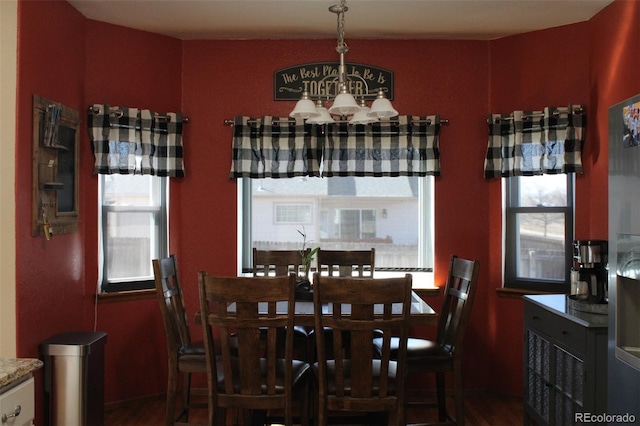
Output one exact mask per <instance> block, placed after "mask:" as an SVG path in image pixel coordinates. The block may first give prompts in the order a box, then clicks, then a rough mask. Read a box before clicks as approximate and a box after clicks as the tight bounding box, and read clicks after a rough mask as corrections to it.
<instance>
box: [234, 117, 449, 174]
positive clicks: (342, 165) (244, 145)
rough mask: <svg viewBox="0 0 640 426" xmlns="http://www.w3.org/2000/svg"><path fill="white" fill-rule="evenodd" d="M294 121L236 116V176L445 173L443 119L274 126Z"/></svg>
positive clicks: (406, 118) (408, 118)
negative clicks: (441, 138)
mask: <svg viewBox="0 0 640 426" xmlns="http://www.w3.org/2000/svg"><path fill="white" fill-rule="evenodd" d="M249 120H251V121H255V122H256V124H249ZM288 120H289V119H288V118H276V117H269V116H267V117H263V118H261V119H255V120H254V119H250V118H249V117H236V118H235V120H234V138H233V158H232V165H231V173H230V177H231V178H239V177H249V178H263V177H294V176H320V175H322V176H324V177H331V176H426V175H433V176H439V175H440V150H439V148H438V134H439V130H440V118H439V117H438V116H428V117H417V116H401V117H399V120H398V122H397V123H396V122H391V123H374V124H372V125H349V124H347V123H336V124H328V125H326V126H314V125H310V124H305V123H304V121H303V120H301V119H297V121H296V122H295V123H294V122H293V121H292V122H291V124H284V125H276V124H275V123H274V121H285V122H286V121H288ZM414 120H420V122H413V121H414ZM427 120H428V122H427Z"/></svg>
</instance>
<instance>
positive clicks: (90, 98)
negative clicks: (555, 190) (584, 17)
mask: <svg viewBox="0 0 640 426" xmlns="http://www.w3.org/2000/svg"><path fill="white" fill-rule="evenodd" d="M638 31H640V6H639V5H638V3H637V2H627V1H616V2H614V3H613V4H612V5H611V6H609V7H607V8H606V9H605V10H604V11H603V12H601V13H600V14H598V15H597V16H596V17H594V18H593V19H592V20H591V21H589V22H587V23H581V24H575V25H569V26H566V27H561V28H556V29H552V30H545V31H538V32H534V33H529V34H525V35H520V36H514V37H508V38H504V39H501V40H495V41H491V42H480V41H442V40H438V41H427V40H411V41H408V40H407V41H387V40H347V41H348V43H349V46H350V51H349V52H348V54H347V61H348V62H359V63H367V64H371V65H376V66H381V67H384V68H388V69H390V70H392V71H393V72H394V73H395V100H394V106H395V107H396V109H398V110H399V111H401V113H402V114H414V115H426V114H439V115H440V116H441V117H442V118H445V119H448V120H449V121H450V124H449V125H446V126H444V127H443V128H442V131H441V153H442V177H439V178H437V179H436V196H435V197H436V208H435V211H436V218H435V221H436V227H435V229H436V264H435V268H436V271H435V273H436V282H438V283H440V282H441V281H442V279H443V278H444V276H445V273H446V269H447V266H448V259H449V256H450V254H452V253H456V254H458V255H460V256H463V257H469V258H477V259H480V261H481V275H480V289H479V292H478V296H477V301H476V304H475V306H474V312H473V314H472V325H471V329H470V330H469V332H468V334H467V336H468V340H467V346H466V355H465V357H466V359H465V374H466V377H465V385H466V387H467V388H469V389H478V390H480V389H486V390H490V391H494V392H499V393H511V394H521V393H522V377H521V375H522V373H521V371H522V367H521V358H522V302H521V301H520V300H519V299H512V298H500V297H498V296H497V295H496V292H495V289H496V288H498V287H500V285H501V216H500V215H501V193H500V181H499V180H495V181H493V180H492V181H487V180H485V179H483V178H482V167H483V159H484V154H485V149H486V138H487V137H486V134H487V127H486V117H487V114H488V113H489V112H509V111H512V110H514V109H540V108H542V107H544V106H547V105H566V104H568V103H570V102H572V103H582V104H584V105H585V106H586V108H587V114H588V135H587V142H586V145H585V152H584V157H583V163H584V168H585V174H584V175H582V176H579V177H578V179H577V190H576V196H577V200H576V203H577V210H576V237H577V238H580V239H586V238H606V237H607V235H606V229H607V209H606V201H607V186H606V185H607V183H606V182H607V158H606V144H607V109H608V107H609V106H610V105H612V104H613V103H616V102H619V101H620V100H622V99H625V98H627V97H630V96H632V95H634V94H636V93H638V92H640V81H639V79H638V78H637V69H639V65H640V64H639V63H638V62H640V59H639V58H640V57H639V56H638V55H637V52H638V51H640V45H639V44H640V36H639V33H638ZM334 44H335V41H333V40H304V41H302V40H290V41H255V40H254V41H184V42H182V41H179V40H175V39H171V38H168V37H164V36H159V35H155V34H149V33H145V32H141V31H136V30H130V29H126V28H122V27H118V26H113V25H109V24H104V23H100V22H95V21H90V20H86V19H85V18H84V17H83V16H82V15H80V14H79V13H78V12H76V11H75V9H73V8H72V7H71V6H70V5H68V4H67V3H66V2H64V1H44V2H34V1H24V0H23V1H21V2H20V4H19V47H18V48H19V52H18V58H19V59H18V114H17V115H18V117H17V120H18V121H17V123H18V129H17V130H18V134H17V141H16V143H17V147H16V151H17V154H16V157H17V158H16V161H17V172H16V173H17V176H16V182H17V183H16V185H17V193H18V195H17V210H18V212H19V213H20V214H18V215H17V217H18V224H17V226H18V229H17V262H18V263H17V270H18V272H17V280H16V282H17V287H18V288H17V297H18V302H17V303H18V307H17V316H18V318H17V322H18V355H19V356H23V357H37V356H38V344H39V343H40V342H41V341H43V340H44V339H46V338H48V337H51V336H52V335H54V334H57V333H60V332H64V331H69V330H86V331H90V330H92V329H93V325H94V292H95V288H96V281H97V260H96V253H97V242H96V238H97V222H96V218H97V206H96V204H97V194H96V189H97V179H96V177H95V176H93V174H92V163H93V158H92V154H91V152H90V149H89V142H88V138H87V136H86V132H84V131H82V129H83V128H84V127H83V124H81V136H82V140H81V150H80V156H81V160H80V161H81V167H80V173H81V176H80V185H81V190H80V197H81V200H80V205H81V212H80V230H79V232H77V233H75V234H69V235H59V236H55V237H54V238H53V240H51V241H44V239H40V238H32V237H31V236H30V211H31V97H32V95H33V94H34V93H37V94H39V95H42V96H45V97H48V98H51V99H53V100H56V101H59V102H62V103H64V104H65V105H68V106H71V107H73V108H76V109H78V110H79V111H81V117H83V116H84V113H85V111H86V108H87V106H88V105H89V104H91V103H109V104H112V105H126V106H138V107H142V108H151V109H155V110H159V111H163V110H168V111H182V112H184V113H185V115H187V116H188V117H189V118H190V122H189V124H188V125H187V126H186V129H185V138H184V144H185V156H186V158H185V166H186V177H185V178H183V179H173V180H172V183H171V251H172V252H174V253H176V254H177V255H178V257H179V259H180V264H181V265H180V266H181V273H182V276H183V283H184V284H183V285H184V287H185V293H186V295H185V297H186V301H187V305H188V309H189V311H190V312H194V311H195V310H196V309H197V304H198V301H197V291H196V274H197V271H198V270H203V269H204V270H207V271H208V272H210V273H219V274H229V275H231V274H234V273H235V271H236V250H237V244H236V240H237V236H236V233H237V229H236V213H237V212H236V184H235V182H234V181H232V180H229V179H228V172H229V168H230V157H231V134H232V131H231V128H230V127H227V126H225V125H223V121H224V120H225V119H228V118H232V117H233V116H234V115H252V116H260V115H266V114H271V115H286V114H287V113H288V112H289V110H290V109H291V108H292V107H293V103H292V102H274V101H273V100H272V96H273V95H272V84H273V82H272V75H273V72H274V71H275V70H277V69H280V68H284V67H287V66H290V65H295V64H300V63H305V62H320V61H335V60H337V57H336V56H337V54H336V53H335V50H334V48H335V46H334ZM429 302H430V303H432V305H433V306H434V307H438V306H439V300H438V299H434V300H429ZM97 328H98V330H103V331H106V332H107V333H108V342H107V346H106V348H105V350H106V356H107V358H106V366H105V368H106V384H105V387H106V389H105V391H106V401H107V402H114V401H120V400H127V399H132V398H136V397H143V396H147V395H152V394H158V393H161V392H163V390H164V388H165V377H166V371H165V369H166V349H165V343H164V334H163V330H162V324H161V321H160V316H159V310H158V308H157V301H156V300H155V299H144V300H134V301H126V302H122V301H121V302H111V303H100V304H98V307H97ZM192 332H193V334H194V336H196V337H198V336H199V333H200V329H199V328H197V327H195V326H194V327H192ZM421 332H424V333H431V331H430V330H425V331H421ZM37 378H38V380H41V377H40V376H39V375H38V376H37ZM40 383H41V382H40ZM41 398H42V393H41V392H40V391H39V392H38V401H39V402H38V404H39V407H41V405H42V404H41ZM39 412H40V413H41V412H42V411H41V410H39ZM39 417H40V418H39V422H40V421H42V419H41V415H39Z"/></svg>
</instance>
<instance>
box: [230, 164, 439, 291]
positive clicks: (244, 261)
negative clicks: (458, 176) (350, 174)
mask: <svg viewBox="0 0 640 426" xmlns="http://www.w3.org/2000/svg"><path fill="white" fill-rule="evenodd" d="M327 179H330V178H327ZM418 191H419V193H420V194H421V196H420V197H419V203H418V209H419V211H418V214H419V215H420V217H421V218H430V220H419V229H418V230H417V232H418V233H419V235H420V240H423V241H427V242H426V243H424V244H419V249H418V258H419V259H421V261H422V262H428V260H429V259H431V265H424V266H416V267H415V268H401V269H402V270H401V271H396V270H395V269H394V268H384V267H378V266H376V268H375V271H376V272H380V274H377V275H379V276H386V275H388V274H391V275H394V274H399V273H400V274H404V273H406V272H413V273H414V278H415V276H416V275H417V274H419V275H422V274H427V275H428V278H427V279H422V280H421V281H422V282H423V284H419V285H418V286H416V284H415V280H414V288H416V287H425V288H428V287H432V286H433V264H434V263H435V177H434V176H424V177H418ZM237 201H238V205H237V208H238V216H237V217H238V224H237V241H238V245H237V264H238V270H237V273H238V275H239V276H242V275H245V274H248V273H250V272H251V271H252V270H253V269H252V255H253V250H252V243H253V241H252V234H251V226H252V225H251V217H252V193H251V178H238V179H237ZM420 201H421V202H420ZM318 220H319V218H318ZM391 275H389V276H391ZM394 276H395V275H394Z"/></svg>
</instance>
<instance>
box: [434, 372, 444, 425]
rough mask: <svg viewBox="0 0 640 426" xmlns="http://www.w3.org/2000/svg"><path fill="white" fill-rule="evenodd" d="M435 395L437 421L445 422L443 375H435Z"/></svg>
mask: <svg viewBox="0 0 640 426" xmlns="http://www.w3.org/2000/svg"><path fill="white" fill-rule="evenodd" d="M436 393H437V397H438V421H440V422H441V423H443V422H446V421H447V395H446V393H445V377H444V373H436Z"/></svg>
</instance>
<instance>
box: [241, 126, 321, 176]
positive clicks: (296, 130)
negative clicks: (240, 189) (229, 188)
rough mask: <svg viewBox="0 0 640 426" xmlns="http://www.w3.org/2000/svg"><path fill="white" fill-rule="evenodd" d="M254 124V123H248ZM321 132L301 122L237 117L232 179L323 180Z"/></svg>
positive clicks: (315, 127)
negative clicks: (321, 178) (301, 178)
mask: <svg viewBox="0 0 640 426" xmlns="http://www.w3.org/2000/svg"><path fill="white" fill-rule="evenodd" d="M249 121H251V123H249ZM318 134H319V128H318V126H312V125H311V124H305V123H304V121H303V120H302V119H296V121H295V122H293V121H290V120H289V118H288V117H272V116H265V117H262V118H257V119H252V118H250V117H246V116H237V117H235V119H234V126H233V152H232V156H233V159H232V164H231V173H230V175H229V176H230V177H231V178H242V177H248V178H253V179H259V178H267V177H270V178H288V177H295V176H320V158H321V145H319V141H318Z"/></svg>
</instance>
